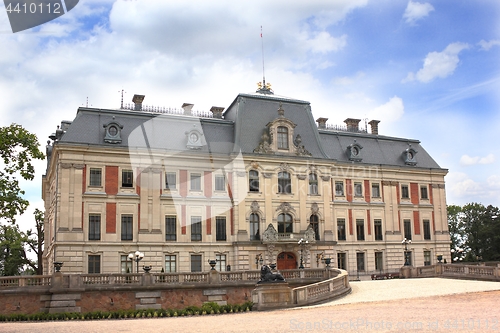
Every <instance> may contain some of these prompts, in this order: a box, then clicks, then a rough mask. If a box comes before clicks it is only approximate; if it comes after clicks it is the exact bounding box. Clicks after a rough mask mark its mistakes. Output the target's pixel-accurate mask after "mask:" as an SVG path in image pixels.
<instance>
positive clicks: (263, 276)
mask: <svg viewBox="0 0 500 333" xmlns="http://www.w3.org/2000/svg"><path fill="white" fill-rule="evenodd" d="M279 282H285V278H283V276H282V275H281V274H280V273H273V272H271V268H269V266H268V265H262V267H261V269H260V281H259V282H257V283H279Z"/></svg>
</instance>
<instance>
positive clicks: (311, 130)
mask: <svg viewBox="0 0 500 333" xmlns="http://www.w3.org/2000/svg"><path fill="white" fill-rule="evenodd" d="M280 107H281V108H282V110H284V115H283V116H284V118H286V119H288V120H290V121H291V122H293V123H294V124H295V125H296V126H295V127H294V129H293V131H294V138H295V137H296V136H297V135H300V137H301V139H302V142H301V144H302V145H303V146H304V148H305V149H306V150H307V152H308V153H310V155H307V156H295V155H293V154H290V153H280V152H274V153H273V154H272V156H274V157H276V158H280V157H281V156H282V157H283V159H293V158H298V159H314V160H331V161H335V162H341V163H342V162H343V163H355V164H368V165H389V166H397V167H410V166H411V167H415V168H425V169H440V166H439V165H438V164H437V163H436V162H435V161H434V159H432V157H431V156H430V155H429V154H428V153H427V152H426V151H425V149H424V148H423V147H422V146H421V144H420V141H418V140H413V139H405V138H395V137H389V136H383V135H376V134H368V133H358V132H349V131H342V130H331V129H321V128H320V129H318V127H317V125H316V123H315V121H314V118H313V115H312V112H311V105H310V103H309V102H307V101H303V100H298V99H293V98H288V97H284V96H278V95H273V94H259V93H241V94H239V95H238V96H237V97H236V98H235V99H234V101H233V102H232V103H231V105H230V106H229V107H228V108H227V110H226V111H225V112H224V115H223V119H218V118H203V117H197V116H190V115H183V114H165V113H154V112H145V111H129V110H122V109H120V110H110V109H97V108H87V107H80V108H79V109H78V112H77V115H76V118H75V119H74V120H73V121H72V122H71V124H70V125H69V126H68V124H67V123H65V127H64V134H63V135H62V137H60V138H59V140H58V141H59V142H61V143H66V144H77V145H95V146H101V147H108V148H113V147H120V148H129V149H133V148H148V149H153V150H167V151H177V152H186V151H192V153H197V154H201V155H204V154H211V153H215V154H223V155H224V154H226V155H227V154H234V153H238V152H240V151H241V152H242V153H243V154H244V155H250V156H252V155H254V156H255V158H258V156H266V154H258V153H255V150H256V148H257V147H258V146H259V143H260V142H261V137H262V134H263V133H264V131H265V130H266V129H267V127H266V126H267V125H268V124H269V123H271V122H273V121H274V120H275V119H277V118H278V117H279V115H278V111H277V110H278V109H279V108H280ZM110 123H116V124H119V125H120V126H121V129H120V130H121V133H120V140H116V141H114V142H113V143H110V142H109V141H108V142H106V141H105V140H104V138H105V136H106V126H107V125H109V124H110ZM193 131H194V132H196V133H200V134H201V141H199V144H198V145H194V146H193V145H189V138H188V136H189V135H190V133H192V132H193ZM353 144H356V146H357V147H360V153H359V156H358V157H357V158H356V159H353V158H351V157H350V155H349V149H350V147H352V145H353ZM408 149H412V151H413V152H416V156H415V157H414V158H415V160H414V161H413V162H416V163H408V160H407V156H408V154H407V152H408Z"/></svg>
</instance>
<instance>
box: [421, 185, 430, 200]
mask: <svg viewBox="0 0 500 333" xmlns="http://www.w3.org/2000/svg"><path fill="white" fill-rule="evenodd" d="M420 198H421V199H423V200H427V199H429V194H428V193H427V186H425V185H424V186H420Z"/></svg>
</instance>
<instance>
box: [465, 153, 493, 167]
mask: <svg viewBox="0 0 500 333" xmlns="http://www.w3.org/2000/svg"><path fill="white" fill-rule="evenodd" d="M493 162H495V155H493V154H488V156H486V157H479V156H474V157H470V156H469V155H463V156H462V157H461V158H460V164H461V165H476V164H492V163H493Z"/></svg>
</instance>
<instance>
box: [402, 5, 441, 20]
mask: <svg viewBox="0 0 500 333" xmlns="http://www.w3.org/2000/svg"><path fill="white" fill-rule="evenodd" d="M433 10H434V7H433V6H432V5H431V4H430V3H428V2H426V3H420V2H413V1H410V2H408V6H406V10H405V12H404V14H403V18H404V19H405V22H406V23H408V24H415V22H416V21H418V20H420V19H422V18H424V17H426V16H428V15H429V13H430V12H432V11H433Z"/></svg>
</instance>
